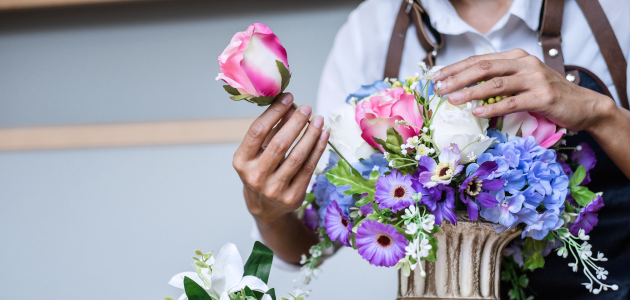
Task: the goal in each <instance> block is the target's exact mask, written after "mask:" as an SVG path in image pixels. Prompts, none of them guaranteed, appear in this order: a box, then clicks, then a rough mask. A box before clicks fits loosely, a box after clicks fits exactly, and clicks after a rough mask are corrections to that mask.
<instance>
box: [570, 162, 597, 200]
mask: <svg viewBox="0 0 630 300" xmlns="http://www.w3.org/2000/svg"><path fill="white" fill-rule="evenodd" d="M585 177H586V168H585V167H584V166H582V165H580V166H579V167H578V168H577V169H576V170H575V173H574V174H573V177H571V180H570V181H569V185H570V190H571V196H572V197H573V199H575V202H577V203H578V204H580V205H582V206H587V205H588V204H589V203H591V201H593V199H594V198H595V197H596V196H597V195H596V194H595V193H593V192H591V191H590V190H589V189H588V188H587V187H585V186H579V184H580V183H582V181H584V178H585Z"/></svg>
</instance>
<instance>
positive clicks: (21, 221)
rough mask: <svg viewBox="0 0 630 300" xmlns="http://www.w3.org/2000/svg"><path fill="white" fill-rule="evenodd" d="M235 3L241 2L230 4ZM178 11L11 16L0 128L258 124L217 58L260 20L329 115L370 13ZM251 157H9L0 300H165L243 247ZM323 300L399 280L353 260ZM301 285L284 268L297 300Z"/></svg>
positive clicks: (326, 277)
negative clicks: (339, 59) (235, 161)
mask: <svg viewBox="0 0 630 300" xmlns="http://www.w3.org/2000/svg"><path fill="white" fill-rule="evenodd" d="M230 2H232V1H230ZM238 3H239V5H240V6H241V7H239V8H238V9H236V8H234V7H231V6H230V5H228V4H227V3H223V2H221V3H220V2H218V1H205V2H202V1H195V2H193V1H172V2H169V1H166V2H146V3H132V4H119V5H96V6H88V7H78V8H59V9H51V10H29V11H17V12H3V13H0V126H26V125H43V124H73V123H94V122H118V121H125V122H126V121H147V120H171V119H198V118H212V117H231V116H253V115H257V114H259V113H260V112H261V111H262V110H261V109H259V108H257V107H254V106H253V105H249V104H245V103H232V102H231V101H230V100H229V99H228V98H227V97H226V95H225V94H224V92H223V91H222V89H221V85H220V84H219V83H216V82H215V81H214V77H215V76H216V73H217V72H218V64H217V62H216V56H217V55H218V54H219V53H220V52H221V50H223V48H224V47H225V45H227V42H228V41H229V39H230V38H231V36H232V34H233V33H234V32H236V31H238V30H244V29H245V28H246V27H247V25H249V24H250V23H252V22H263V23H266V24H267V25H269V26H270V27H271V28H272V29H273V30H274V31H275V32H276V33H277V34H278V35H279V37H280V38H281V40H282V42H283V44H284V45H285V46H286V48H287V50H288V52H289V62H290V65H291V69H292V72H293V74H294V75H293V80H292V82H291V85H290V87H289V90H290V91H292V92H293V93H294V94H295V95H296V102H298V103H311V104H313V103H314V100H315V93H316V89H317V85H318V82H319V75H320V73H321V69H322V67H323V63H324V60H325V58H326V55H327V53H328V50H329V49H330V47H331V45H332V41H333V38H334V34H335V32H336V31H337V29H338V28H339V27H340V26H341V24H343V22H344V21H345V19H346V18H347V14H348V13H349V12H350V11H351V10H352V9H353V8H354V7H356V5H357V4H358V3H357V1H354V0H353V1H350V0H346V1H332V0H324V1H322V0H320V1H309V2H297V1H288V0H283V1H265V2H263V1H253V0H244V1H243V0H242V1H238ZM237 146H238V145H236V144H225V145H204V146H177V147H154V148H131V149H103V150H72V151H47V152H22V153H0V299H64V300H65V299H69V300H73V299H77V300H78V299H103V300H105V299H161V298H162V297H163V296H173V297H178V296H179V294H180V291H179V290H177V289H175V288H173V287H170V286H169V285H167V284H166V282H167V281H168V280H169V279H170V277H171V276H172V275H174V274H175V273H178V272H181V271H188V270H191V269H192V267H191V266H190V263H191V260H190V256H191V255H192V251H193V250H194V249H202V250H205V251H209V250H215V251H218V250H219V249H220V247H221V246H222V245H223V244H225V243H226V242H233V243H235V244H236V245H237V246H238V248H239V249H240V250H241V255H242V256H243V257H244V258H246V257H247V256H248V255H249V252H250V250H251V247H252V245H253V242H252V240H251V239H250V237H249V233H250V229H251V226H252V223H253V221H252V218H251V217H250V216H249V214H248V213H247V211H246V208H245V205H244V202H243V199H242V194H241V183H240V181H239V179H238V176H237V175H236V173H235V172H234V170H233V169H232V167H231V157H232V154H233V153H234V151H235V149H236V147H237ZM322 269H323V274H322V275H321V277H320V278H319V279H318V280H316V281H315V282H314V283H313V284H312V285H311V287H312V289H313V293H312V295H311V297H310V299H394V298H395V292H396V275H395V271H394V270H389V269H384V268H377V267H373V266H370V265H369V264H368V263H367V262H365V261H364V260H362V259H361V258H360V257H359V255H358V254H357V253H356V252H354V251H349V250H344V251H341V252H340V253H339V254H338V255H336V256H335V257H333V258H332V259H331V260H330V261H329V262H327V263H326V264H324V265H323V267H322ZM296 276H297V274H295V273H288V272H284V271H281V270H278V269H274V270H272V274H271V280H270V285H271V286H272V287H275V288H276V290H277V291H278V292H279V293H278V294H279V295H283V293H284V292H291V290H292V286H293V283H292V279H293V278H295V277H296Z"/></svg>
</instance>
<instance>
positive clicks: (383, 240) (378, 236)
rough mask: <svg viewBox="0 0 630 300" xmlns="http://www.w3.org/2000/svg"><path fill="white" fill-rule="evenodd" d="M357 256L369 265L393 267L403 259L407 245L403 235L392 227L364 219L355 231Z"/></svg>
mask: <svg viewBox="0 0 630 300" xmlns="http://www.w3.org/2000/svg"><path fill="white" fill-rule="evenodd" d="M356 242H357V247H358V250H359V254H361V256H362V257H363V258H365V260H367V261H369V262H370V264H372V265H375V266H379V267H393V266H394V265H396V264H397V263H398V261H399V260H400V259H401V258H403V257H405V247H407V245H408V244H409V242H408V241H407V239H406V238H405V236H404V235H402V234H400V233H399V232H398V230H396V228H394V226H391V225H385V224H382V223H379V222H377V221H372V220H369V219H366V220H365V221H363V223H361V226H359V229H358V230H357V239H356Z"/></svg>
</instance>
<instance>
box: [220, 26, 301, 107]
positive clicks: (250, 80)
mask: <svg viewBox="0 0 630 300" xmlns="http://www.w3.org/2000/svg"><path fill="white" fill-rule="evenodd" d="M218 60H219V66H220V69H221V73H219V75H218V76H217V78H216V80H219V79H221V80H223V81H225V82H226V83H227V84H229V85H230V86H231V87H232V88H234V89H236V90H234V89H230V88H229V87H227V86H225V88H226V90H227V91H228V92H229V93H230V94H232V95H233V97H232V99H233V100H248V101H250V102H255V103H258V104H259V105H268V104H270V103H271V101H273V99H274V98H275V97H276V96H278V94H280V93H281V92H283V90H284V88H286V85H288V83H289V78H290V74H289V63H288V61H287V51H286V50H285V49H284V47H282V44H280V40H279V39H278V37H277V36H276V35H275V34H273V32H271V29H269V27H267V26H265V25H264V24H262V23H254V24H252V25H250V26H249V27H247V30H245V31H243V32H237V33H236V34H235V35H234V37H232V41H231V42H230V44H229V45H228V46H227V47H226V48H225V50H223V53H221V55H219V58H218ZM283 73H284V74H283Z"/></svg>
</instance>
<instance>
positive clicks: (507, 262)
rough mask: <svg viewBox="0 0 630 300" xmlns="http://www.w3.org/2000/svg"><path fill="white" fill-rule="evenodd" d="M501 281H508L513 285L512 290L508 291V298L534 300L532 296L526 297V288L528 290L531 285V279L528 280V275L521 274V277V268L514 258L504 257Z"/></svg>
mask: <svg viewBox="0 0 630 300" xmlns="http://www.w3.org/2000/svg"><path fill="white" fill-rule="evenodd" d="M501 269H502V270H503V272H501V280H502V281H507V282H509V283H510V284H511V285H512V289H510V290H509V291H508V296H509V297H510V299H517V300H531V299H534V298H533V297H532V296H530V297H527V298H526V297H525V291H524V288H526V287H527V286H528V284H529V279H527V275H525V274H521V275H520V276H519V273H520V272H519V271H520V268H519V266H518V264H517V263H516V262H515V261H514V258H512V256H508V257H503V259H502V261H501Z"/></svg>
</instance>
